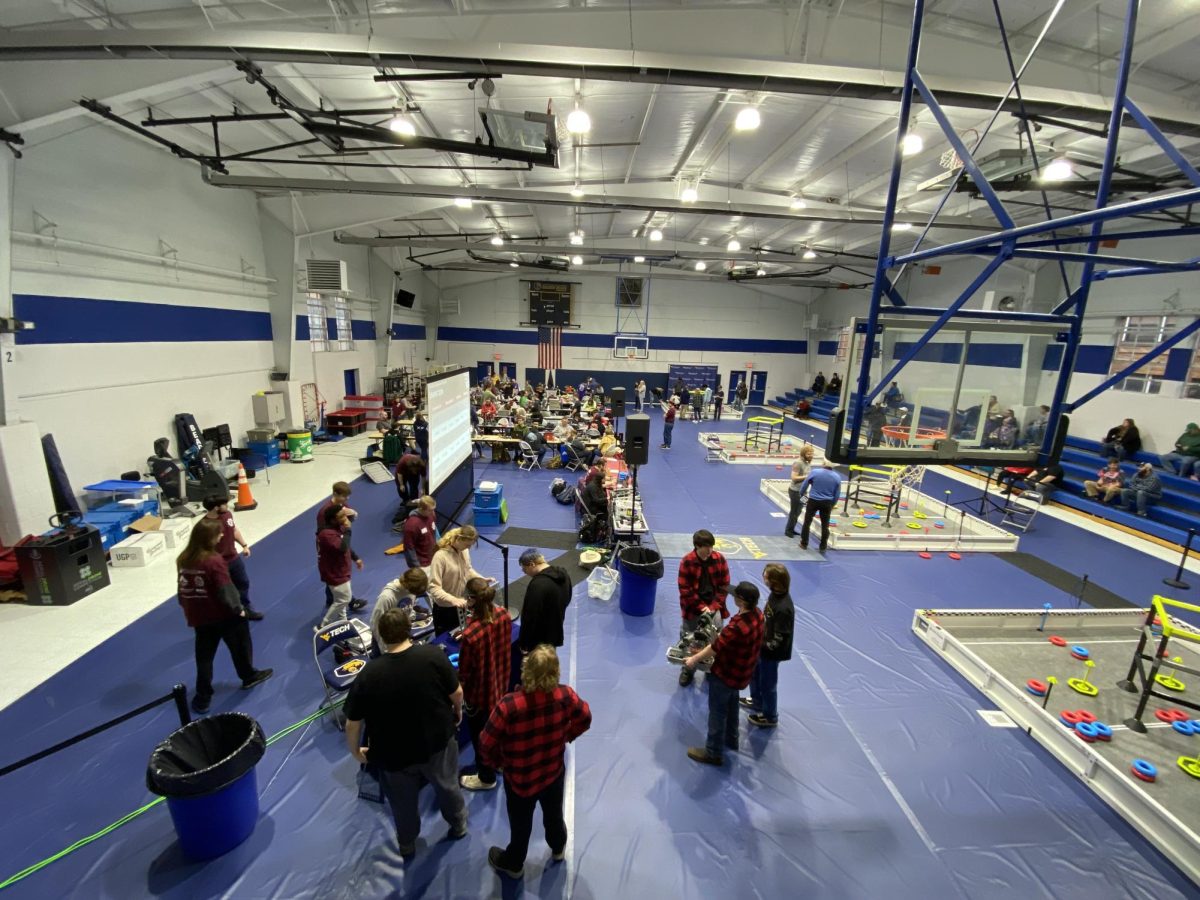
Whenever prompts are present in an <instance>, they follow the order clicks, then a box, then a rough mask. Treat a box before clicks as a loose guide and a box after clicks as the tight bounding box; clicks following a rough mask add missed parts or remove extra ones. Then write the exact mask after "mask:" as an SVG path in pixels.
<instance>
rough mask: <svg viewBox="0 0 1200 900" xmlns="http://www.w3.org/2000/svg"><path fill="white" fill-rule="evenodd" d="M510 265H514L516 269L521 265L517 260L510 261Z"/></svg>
mask: <svg viewBox="0 0 1200 900" xmlns="http://www.w3.org/2000/svg"><path fill="white" fill-rule="evenodd" d="M509 265H510V266H512V267H513V268H514V269H516V268H519V267H520V263H515V262H510V263H509Z"/></svg>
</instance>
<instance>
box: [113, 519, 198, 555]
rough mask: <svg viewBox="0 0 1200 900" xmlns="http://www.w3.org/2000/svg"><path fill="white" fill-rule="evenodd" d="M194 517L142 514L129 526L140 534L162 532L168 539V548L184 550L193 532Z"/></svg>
mask: <svg viewBox="0 0 1200 900" xmlns="http://www.w3.org/2000/svg"><path fill="white" fill-rule="evenodd" d="M193 521H194V520H193V519H192V518H190V517H189V518H176V519H160V518H159V517H158V516H142V517H141V518H140V519H138V520H137V521H136V522H134V523H133V524H132V525H130V526H129V530H130V531H136V532H137V533H138V534H161V535H162V536H163V537H164V538H165V539H166V548H167V549H168V550H176V551H180V550H183V548H184V547H185V546H187V542H188V537H190V536H191V533H192V522H193Z"/></svg>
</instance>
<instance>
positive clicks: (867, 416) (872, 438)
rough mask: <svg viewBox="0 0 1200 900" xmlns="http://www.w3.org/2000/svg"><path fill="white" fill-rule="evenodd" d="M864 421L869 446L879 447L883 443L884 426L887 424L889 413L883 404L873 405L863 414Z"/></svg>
mask: <svg viewBox="0 0 1200 900" xmlns="http://www.w3.org/2000/svg"><path fill="white" fill-rule="evenodd" d="M863 421H864V422H865V423H866V426H867V446H868V447H878V446H879V445H880V444H881V443H883V426H884V425H886V424H887V412H886V411H885V410H884V408H883V404H882V403H872V404H871V405H870V406H869V407H868V408H867V411H866V413H864V414H863Z"/></svg>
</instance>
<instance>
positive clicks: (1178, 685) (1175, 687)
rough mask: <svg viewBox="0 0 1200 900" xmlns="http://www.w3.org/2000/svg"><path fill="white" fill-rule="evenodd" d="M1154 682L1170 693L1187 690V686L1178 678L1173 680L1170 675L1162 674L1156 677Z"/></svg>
mask: <svg viewBox="0 0 1200 900" xmlns="http://www.w3.org/2000/svg"><path fill="white" fill-rule="evenodd" d="M1154 680H1155V681H1157V682H1158V683H1159V684H1161V685H1162V686H1163V687H1165V688H1166V689H1167V690H1168V691H1182V690H1184V689H1185V688H1186V685H1185V684H1184V683H1183V682H1182V681H1180V680H1179V679H1178V678H1172V677H1171V676H1170V675H1164V674H1163V673H1162V672H1159V673H1158V674H1157V675H1155V676H1154Z"/></svg>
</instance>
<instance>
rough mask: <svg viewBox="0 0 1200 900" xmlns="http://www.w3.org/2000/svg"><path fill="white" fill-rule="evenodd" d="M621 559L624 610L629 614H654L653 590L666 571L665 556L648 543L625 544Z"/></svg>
mask: <svg viewBox="0 0 1200 900" xmlns="http://www.w3.org/2000/svg"><path fill="white" fill-rule="evenodd" d="M618 560H619V563H620V570H621V584H620V590H621V600H620V605H621V612H623V613H625V615H627V616H652V615H654V594H655V591H656V590H657V589H658V580H659V579H660V578H662V574H663V563H662V557H661V556H660V555H659V553H658V551H657V550H651V549H650V548H649V547H626V548H625V549H624V550H622V551H621V555H620V557H619V558H618Z"/></svg>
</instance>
